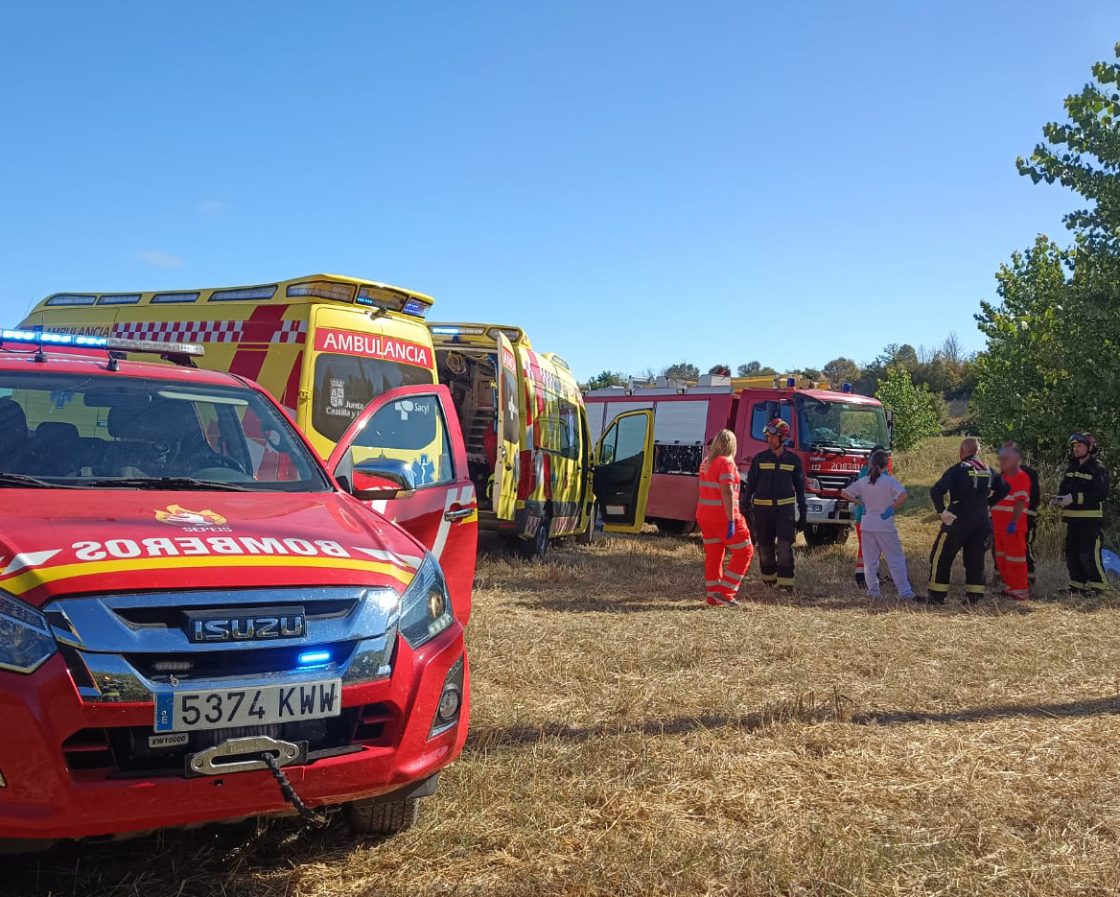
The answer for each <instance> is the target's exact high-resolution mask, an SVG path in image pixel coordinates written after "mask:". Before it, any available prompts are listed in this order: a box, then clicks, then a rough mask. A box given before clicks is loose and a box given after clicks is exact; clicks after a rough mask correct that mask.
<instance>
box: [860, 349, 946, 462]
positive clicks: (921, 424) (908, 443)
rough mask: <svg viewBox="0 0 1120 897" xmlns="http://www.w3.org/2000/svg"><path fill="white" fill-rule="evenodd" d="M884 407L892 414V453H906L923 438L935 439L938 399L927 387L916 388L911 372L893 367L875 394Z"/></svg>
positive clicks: (936, 433)
mask: <svg viewBox="0 0 1120 897" xmlns="http://www.w3.org/2000/svg"><path fill="white" fill-rule="evenodd" d="M876 395H877V397H878V399H879V401H880V402H882V403H883V407H884V408H887V409H888V410H890V411H891V412H892V413H893V414H894V450H895V451H899V452H906V451H909V450H910V449H912V448H914V447H915V446H917V445H918V444H919V443H920V442H921V441H922V440H923V439H928V438H929V437H931V436H937V435H938V434H939V433H940V432H941V428H940V426H939V425H938V422H937V397H936V396H934V395H933V393H931V392H930V391H929V387H928V386H924V385H923V386H915V385H914V381H913V379H912V378H911V376H910V372H909V371H908V370H906V368H905V367H903V366H902V365H892V366H891V367H890V368H888V369H887V372H886V376H885V377H884V378H883V380H882V382H880V384H879V390H878V392H877V393H876Z"/></svg>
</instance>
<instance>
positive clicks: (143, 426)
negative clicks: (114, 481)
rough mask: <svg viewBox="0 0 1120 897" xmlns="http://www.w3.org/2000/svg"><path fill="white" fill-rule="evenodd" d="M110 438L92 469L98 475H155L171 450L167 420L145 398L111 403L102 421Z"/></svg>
mask: <svg viewBox="0 0 1120 897" xmlns="http://www.w3.org/2000/svg"><path fill="white" fill-rule="evenodd" d="M106 423H107V425H108V430H109V435H110V436H112V437H113V440H114V441H113V442H111V443H109V444H108V445H107V446H106V447H105V452H104V454H103V456H102V459H101V461H100V463H99V465H98V467H99V469H98V470H97V471H96V472H97V474H98V475H99V476H110V477H127V476H139V475H148V476H158V475H161V474H162V472H163V469H164V467H165V466H166V464H167V455H168V452H170V451H171V446H170V443H169V436H168V427H167V422H166V421H164V420H161V418H160V416H159V414H158V412H157V411H156V409H155V408H154V407H153V405H152V404H150V403H148V402H136V403H129V404H121V405H113V406H112V407H111V408H110V409H109V417H108V419H107V421H106Z"/></svg>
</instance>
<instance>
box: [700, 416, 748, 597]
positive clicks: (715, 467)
mask: <svg viewBox="0 0 1120 897" xmlns="http://www.w3.org/2000/svg"><path fill="white" fill-rule="evenodd" d="M737 447H738V446H737V444H736V440H735V434H734V433H732V432H731V431H730V430H720V431H719V432H718V433H717V434H716V435H715V438H714V439H712V444H711V446H710V447H709V448H708V457H707V458H706V459H705V460H704V462H703V463H702V464H701V465H700V498H699V500H698V501H697V503H696V522H697V523H698V524H699V525H700V533H701V534H702V535H703V537H704V591H705V592H706V594H707V601H708V604H710V605H713V606H714V605H723V606H724V607H738V606H739V602H738V601H736V600H735V595H736V594H737V593H738V591H739V586H740V584H741V583H742V582H743V577H744V576H746V575H747V568H748V567H750V565H751V558H752V557H754V546H753V545H752V544H751V532H750V530H749V529H748V528H747V521H746V520H745V519H744V517H743V514H742V512H741V511H740V510H739V468H738V467H737V466H736V465H735V452H736V449H737ZM725 559H726V560H727V565H726V566H724V560H725Z"/></svg>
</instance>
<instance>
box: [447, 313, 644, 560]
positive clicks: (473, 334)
mask: <svg viewBox="0 0 1120 897" xmlns="http://www.w3.org/2000/svg"><path fill="white" fill-rule="evenodd" d="M428 329H429V330H430V331H431V334H432V343H433V344H434V346H435V353H436V367H437V370H438V374H439V382H440V383H442V384H444V385H445V386H447V387H448V388H449V389H450V390H451V400H452V402H453V403H454V405H455V410H456V411H457V412H458V416H459V420H460V422H461V425H462V428H463V436H464V439H465V440H466V445H467V462H468V466H469V467H470V476H471V480H472V481H473V482H474V484H475V488H476V489H477V492H478V503H479V522H480V525H481V526H482V528H484V529H491V530H496V531H498V532H500V533H504V534H506V535H510V536H514V537H517V539H518V542H517V544H518V547H519V548H520V550H521V551H522V553H523V554H525V555H526V556H530V557H540V556H542V555H544V553H545V552H546V551H547V550H548V545H549V542H550V541H551V539H553V538H557V537H561V536H571V535H582V536H584V538H586V539H590V538H591V537H592V535H593V533H594V531H595V526H596V508H595V491H596V490H597V489H598V487H599V484H600V483H606V481H607V480H608V479H610V480H612V481H613V480H614V479H617V478H618V477H619V476H622V477H624V478H628V479H629V481H630V482H631V483H632V485H633V487H634V490H633V491H634V494H635V497H636V498H637V499H639V500H640V498H641V497H644V495H646V494H647V493H648V484H649V481H650V479H651V478H652V463H653V446H652V438H653V434H652V426H651V425H649V421H648V420H647V421H646V425H647V430H648V432H647V433H646V436H648V439H647V440H643V442H642V446H641V449H642V458H641V459H639V463H638V464H636V465H634V464H633V463H630V464H627V463H625V462H626V461H627V459H617V460H618V461H620V462H622V463H619V464H617V465H616V464H614V463H613V462H614V461H615V460H616V459H615V458H613V457H603V456H601V448H598V447H596V446H595V445H594V444H593V443H592V441H591V430H590V427H589V425H588V421H587V409H586V408H585V406H584V403H583V394H582V393H581V391H580V388H579V384H578V383H577V382H576V379H575V377H574V376H573V375H572V372H571V369H570V368H569V367H568V364H567V362H566V361H564V359H563V358H561V357H560V356H559V355H556V354H554V353H550V352H545V353H538V352H536V351H534V349H533V346H532V344H531V343H530V341H529V337H528V336H526V334H525V332H524V331H523V330H522V329H521V328H520V327H511V326H509V325H505V324H484V323H435V322H433V323H430V324H429V325H428ZM647 415H648V412H647ZM597 459H598V460H599V461H602V462H603V463H599V464H597V463H596V461H597ZM611 486H612V488H611V494H612V495H614V494H615V493H616V492H617V491H618V490H617V489H616V488H615V486H616V484H614V483H613V482H612V484H611ZM643 486H644V487H645V488H643ZM619 510H620V509H619V508H617V507H616V506H615V505H614V503H613V502H612V504H611V506H610V507H609V508H604V509H603V512H604V513H603V517H604V521H605V525H606V526H605V528H606V529H607V530H609V531H611V532H637V531H638V530H640V529H641V523H642V520H643V518H644V516H645V515H644V509H640V508H638V507H636V506H635V507H632V508H627V509H626V511H625V512H623V513H619ZM639 512H640V513H639Z"/></svg>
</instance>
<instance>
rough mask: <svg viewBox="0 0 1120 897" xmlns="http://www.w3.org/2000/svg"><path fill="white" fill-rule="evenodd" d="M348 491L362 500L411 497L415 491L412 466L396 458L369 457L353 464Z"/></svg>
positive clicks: (388, 499) (387, 499)
mask: <svg viewBox="0 0 1120 897" xmlns="http://www.w3.org/2000/svg"><path fill="white" fill-rule="evenodd" d="M352 477H353V479H352V482H347V483H346V485H348V486H349V490H348V491H349V492H350V494H351V495H353V496H354V497H355V498H358V499H361V500H362V501H390V500H392V499H401V498H411V497H412V496H413V495H414V494H415V493H416V480H415V478H414V477H413V474H412V466H411V465H410V464H409V463H408V462H407V461H400V460H398V459H396V458H369V459H367V460H365V461H362V462H361V463H359V464H355V465H354V471H353V474H352Z"/></svg>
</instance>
